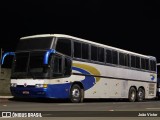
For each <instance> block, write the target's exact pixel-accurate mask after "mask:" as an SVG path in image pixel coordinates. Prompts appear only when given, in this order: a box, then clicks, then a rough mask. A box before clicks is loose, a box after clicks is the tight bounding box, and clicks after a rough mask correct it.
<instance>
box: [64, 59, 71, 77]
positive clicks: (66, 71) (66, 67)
mask: <svg viewBox="0 0 160 120" xmlns="http://www.w3.org/2000/svg"><path fill="white" fill-rule="evenodd" d="M64 63H65V65H64V76H70V75H71V72H72V62H71V59H69V58H65V59H64Z"/></svg>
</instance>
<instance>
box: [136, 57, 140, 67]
mask: <svg viewBox="0 0 160 120" xmlns="http://www.w3.org/2000/svg"><path fill="white" fill-rule="evenodd" d="M136 68H140V57H136Z"/></svg>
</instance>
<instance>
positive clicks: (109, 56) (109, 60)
mask: <svg viewBox="0 0 160 120" xmlns="http://www.w3.org/2000/svg"><path fill="white" fill-rule="evenodd" d="M106 63H112V51H111V50H106Z"/></svg>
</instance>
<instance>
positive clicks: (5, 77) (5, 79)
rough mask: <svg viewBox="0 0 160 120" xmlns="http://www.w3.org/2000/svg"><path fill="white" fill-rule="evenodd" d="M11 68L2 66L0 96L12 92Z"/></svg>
mask: <svg viewBox="0 0 160 120" xmlns="http://www.w3.org/2000/svg"><path fill="white" fill-rule="evenodd" d="M10 76H11V69H7V68H2V69H1V73H0V96H8V95H11V93H10Z"/></svg>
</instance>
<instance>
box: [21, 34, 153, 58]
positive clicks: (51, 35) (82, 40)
mask: <svg viewBox="0 0 160 120" xmlns="http://www.w3.org/2000/svg"><path fill="white" fill-rule="evenodd" d="M37 37H63V38H70V39H74V40H77V41H81V42H86V43H90V44H94V45H97V46H101V47H104V48H109V49H113V50H117V51H120V52H123V53H128V54H133V55H137V56H141V57H146V58H151V59H156V58H155V57H153V56H148V55H143V54H139V53H135V52H131V51H127V50H124V49H120V48H117V47H112V46H108V45H104V44H100V43H96V42H92V41H90V40H86V39H82V38H78V37H74V36H70V35H65V34H40V35H32V36H26V37H22V38H20V40H24V39H29V38H37Z"/></svg>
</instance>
